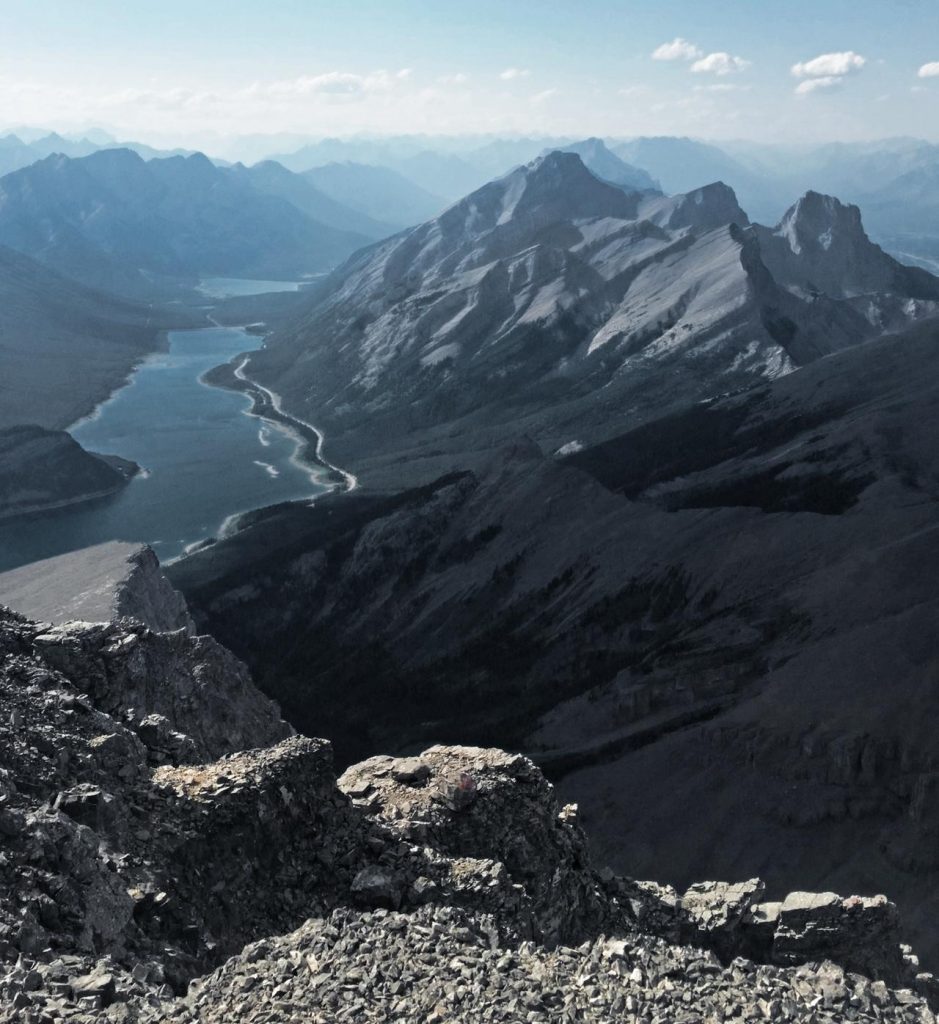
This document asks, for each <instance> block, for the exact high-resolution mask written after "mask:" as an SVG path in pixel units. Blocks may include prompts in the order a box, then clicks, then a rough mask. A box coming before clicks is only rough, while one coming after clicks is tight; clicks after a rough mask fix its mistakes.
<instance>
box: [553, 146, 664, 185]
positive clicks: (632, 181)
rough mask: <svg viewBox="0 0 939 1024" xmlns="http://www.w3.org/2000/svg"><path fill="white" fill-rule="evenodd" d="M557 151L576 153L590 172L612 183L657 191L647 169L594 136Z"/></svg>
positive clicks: (655, 183)
mask: <svg viewBox="0 0 939 1024" xmlns="http://www.w3.org/2000/svg"><path fill="white" fill-rule="evenodd" d="M559 151H560V152H563V153H576V154H577V155H578V156H579V157H580V158H581V160H582V161H583V163H584V165H585V166H586V167H587V169H588V170H589V171H590V173H591V174H594V175H596V177H598V178H602V179H603V180H604V181H608V182H610V183H611V184H613V185H619V186H620V187H621V188H630V189H634V190H636V191H639V192H646V191H658V188H659V186H658V182H656V181H655V179H654V178H653V177H652V176H651V175H650V174H649V173H648V172H647V171H644V170H642V169H641V168H639V167H635V166H633V165H632V164H628V163H626V161H625V160H622V159H620V157H618V156H617V155H616V154H615V153H614V152H613V151H612V150H611V149H609V148H608V147H607V145H606V143H605V142H604V141H603V140H602V139H598V138H597V137H596V136H592V137H591V138H589V139H584V140H583V141H581V142H574V143H571V144H570V145H569V146H563V147H560V150H559Z"/></svg>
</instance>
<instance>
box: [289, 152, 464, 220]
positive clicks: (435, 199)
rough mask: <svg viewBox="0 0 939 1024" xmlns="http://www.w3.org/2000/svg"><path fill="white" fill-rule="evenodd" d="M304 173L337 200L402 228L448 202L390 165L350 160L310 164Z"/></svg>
mask: <svg viewBox="0 0 939 1024" xmlns="http://www.w3.org/2000/svg"><path fill="white" fill-rule="evenodd" d="M302 177H303V178H305V179H306V180H307V181H309V182H311V183H312V184H313V186H314V187H315V188H317V189H318V190H319V191H320V192H323V193H325V194H326V195H328V196H330V197H331V198H332V199H334V200H335V201H336V202H338V203H342V204H343V205H344V206H346V207H349V208H352V209H355V210H358V211H359V212H360V213H363V214H365V215H366V216H368V217H370V218H377V219H378V220H379V221H380V222H383V223H391V224H394V225H395V226H396V227H397V228H398V229H400V228H404V227H411V226H413V225H414V224H421V223H423V222H424V221H425V220H428V219H429V218H431V217H433V216H435V215H436V214H438V213H440V211H441V210H442V209H444V207H445V206H446V205H447V203H446V202H445V201H444V200H443V199H441V198H440V197H439V196H435V195H433V194H432V193H430V192H428V191H427V190H426V189H423V188H421V187H420V185H416V184H415V183H414V182H413V181H409V180H408V179H407V178H406V177H405V176H404V175H403V174H399V173H398V172H397V171H395V170H393V169H392V168H390V167H376V166H372V165H370V164H361V163H354V162H352V161H348V160H347V161H344V162H342V163H337V162H334V163H329V164H325V165H324V166H322V167H313V168H310V169H309V170H306V171H303V173H302Z"/></svg>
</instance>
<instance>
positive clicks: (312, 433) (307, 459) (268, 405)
mask: <svg viewBox="0 0 939 1024" xmlns="http://www.w3.org/2000/svg"><path fill="white" fill-rule="evenodd" d="M243 329H244V328H243ZM249 359H250V353H247V352H246V353H244V354H243V355H239V356H236V357H235V359H233V360H231V361H230V362H228V363H224V364H223V365H221V366H216V367H213V368H212V369H211V370H208V371H207V372H206V373H204V374H203V375H202V380H203V381H204V382H205V383H206V384H208V385H209V386H211V387H217V388H226V389H228V390H229V391H237V392H239V393H241V394H243V395H246V396H247V397H248V398H250V399H251V409H250V410H249V412H250V415H252V416H257V417H258V418H259V419H265V420H269V421H270V422H272V423H276V424H279V425H280V426H281V427H286V428H287V429H288V430H290V431H291V432H292V433H294V434H295V436H296V437H297V438H298V441H299V442H300V447H299V448H298V450H297V453H296V457H297V459H298V460H299V461H300V462H301V463H302V464H303V465H305V466H319V467H320V468H321V469H322V470H324V471H325V473H324V479H325V480H326V481H327V482H328V483H330V484H333V485H334V486H335V487H338V488H342V489H344V490H347V491H351V490H355V488H356V487H357V486H358V481H357V480H356V478H355V477H354V476H353V475H352V474H351V473H347V472H345V471H344V470H341V469H339V468H338V467H337V466H334V465H333V464H332V463H330V462H328V461H327V460H326V459H325V458H324V457H323V455H322V446H323V435H322V433H321V432H320V431H318V430H317V429H316V428H315V427H313V426H312V425H310V424H309V423H304V422H303V421H302V420H300V419H297V418H296V417H295V416H291V415H290V414H289V413H285V412H283V411H282V410H281V409H278V408H277V404H276V401H277V399H276V396H275V395H274V393H273V392H272V391H270V390H269V389H268V388H265V387H263V386H262V385H260V384H258V383H256V382H255V381H253V380H251V379H250V378H249V377H247V376H246V375H245V366H246V365H247V363H248V361H249ZM239 372H240V373H241V374H242V376H239Z"/></svg>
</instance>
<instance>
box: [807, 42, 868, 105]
mask: <svg viewBox="0 0 939 1024" xmlns="http://www.w3.org/2000/svg"><path fill="white" fill-rule="evenodd" d="M866 63H867V58H866V57H862V56H861V55H860V54H859V53H855V52H854V50H841V51H839V52H837V53H822V54H819V56H817V57H813V58H812V59H811V60H806V61H800V62H799V63H798V64H793V65H792V67H791V68H790V70H791V72H792V74H793V75H794V76H795V77H796V78H803V79H805V81H803V82H800V83H799V84H798V85H797V86H796V95H798V96H810V95H811V94H812V93H816V92H833V91H835V90H836V89H840V88H841V86H842V85H843V84H844V80H845V78H847V77H848V75H856V74H858V73H859V72H860V71H862V70H863V69H864V65H865V64H866Z"/></svg>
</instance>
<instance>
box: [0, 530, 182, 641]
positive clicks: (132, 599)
mask: <svg viewBox="0 0 939 1024" xmlns="http://www.w3.org/2000/svg"><path fill="white" fill-rule="evenodd" d="M0 605H6V606H7V607H9V608H12V609H13V610H14V611H17V612H19V613H20V614H21V615H25V616H26V617H27V618H29V619H33V620H35V621H38V622H52V623H56V624H60V623H64V622H71V621H75V620H80V621H83V622H111V621H113V620H115V619H119V618H121V617H122V616H130V617H132V618H135V619H139V620H140V621H141V622H143V623H144V624H145V625H146V626H149V627H150V628H151V629H154V630H157V631H160V632H167V631H171V630H174V629H182V628H186V629H191V628H192V620H191V619H190V617H189V612H188V610H187V608H186V603H185V601H184V599H183V597H182V596H181V595H180V594H179V593H178V592H177V591H175V590H174V589H173V588H172V586H171V585H170V583H169V582H168V580H167V579H166V578H165V577H164V576H163V573H162V571H161V570H160V563H159V560H158V559H157V557H156V555H155V554H154V553H153V551H152V550H151V549H150V548H149V547H147V546H146V545H144V544H131V543H126V542H124V541H108V542H107V543H104V544H96V545H95V546H94V547H90V548H83V549H81V550H79V551H70V552H68V553H67V554H64V555H57V556H56V557H54V558H46V559H43V560H42V561H40V562H32V563H31V564H29V565H24V566H21V567H20V568H18V569H12V570H11V571H10V572H5V573H0Z"/></svg>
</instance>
